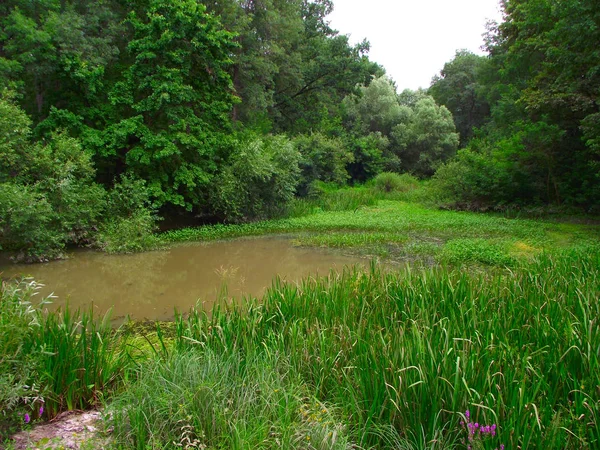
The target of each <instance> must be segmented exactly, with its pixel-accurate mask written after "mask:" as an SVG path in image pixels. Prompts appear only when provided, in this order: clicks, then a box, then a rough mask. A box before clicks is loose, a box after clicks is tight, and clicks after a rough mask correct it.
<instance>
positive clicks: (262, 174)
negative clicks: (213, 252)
mask: <svg viewBox="0 0 600 450" xmlns="http://www.w3.org/2000/svg"><path fill="white" fill-rule="evenodd" d="M299 161H300V153H299V152H298V151H297V150H296V149H295V147H294V144H293V143H292V142H291V141H290V140H289V139H288V138H287V137H285V136H283V135H278V136H268V137H264V138H258V137H253V136H250V137H248V138H241V139H240V140H239V141H238V142H236V143H235V144H234V148H233V150H232V152H231V155H230V158H229V161H228V163H227V164H226V165H225V166H224V167H223V169H222V171H221V173H220V174H219V175H218V176H217V177H216V178H215V182H214V183H213V187H212V190H211V193H210V200H209V202H210V205H211V208H212V209H213V211H215V212H216V213H217V214H219V215H220V216H221V217H222V218H223V219H225V220H227V221H231V222H235V221H245V220H248V219H253V218H266V217H270V216H273V215H277V214H281V213H282V212H283V211H285V209H286V208H287V205H288V204H289V203H290V202H291V200H292V199H293V197H294V193H295V191H296V186H297V185H298V182H299V177H300V169H299V166H298V164H299Z"/></svg>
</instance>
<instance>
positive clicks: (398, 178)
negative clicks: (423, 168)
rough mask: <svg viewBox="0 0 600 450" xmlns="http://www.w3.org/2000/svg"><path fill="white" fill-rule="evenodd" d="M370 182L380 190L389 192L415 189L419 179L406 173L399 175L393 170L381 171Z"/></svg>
mask: <svg viewBox="0 0 600 450" xmlns="http://www.w3.org/2000/svg"><path fill="white" fill-rule="evenodd" d="M370 184H371V186H373V187H374V188H375V189H377V190H378V191H380V192H385V193H391V192H406V191H411V190H413V189H416V188H417V187H418V186H419V181H418V180H417V179H416V178H415V177H413V176H412V175H409V174H407V173H404V174H402V175H400V174H397V173H393V172H382V173H380V174H379V175H377V176H376V177H375V178H373V180H371V182H370Z"/></svg>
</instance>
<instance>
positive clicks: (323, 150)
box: [294, 133, 354, 196]
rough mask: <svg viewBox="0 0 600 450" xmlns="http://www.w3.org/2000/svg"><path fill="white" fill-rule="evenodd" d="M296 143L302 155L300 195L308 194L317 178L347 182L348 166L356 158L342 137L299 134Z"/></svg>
mask: <svg viewBox="0 0 600 450" xmlns="http://www.w3.org/2000/svg"><path fill="white" fill-rule="evenodd" d="M294 144H295V145H296V148H297V149H298V151H299V152H300V155H301V157H302V159H301V161H300V169H301V170H302V181H301V183H300V186H299V187H298V193H299V194H300V195H302V196H305V195H307V194H308V191H309V189H310V185H311V184H312V183H313V182H314V181H317V180H318V181H322V182H325V183H335V184H340V185H342V184H346V182H347V181H348V178H349V175H348V171H347V170H346V166H347V165H348V164H349V163H351V162H352V161H353V160H354V156H353V154H352V153H351V152H350V151H349V150H348V149H346V146H345V145H344V141H343V140H342V139H340V138H329V137H327V136H325V135H323V134H322V133H312V134H310V135H300V136H297V137H296V138H295V139H294Z"/></svg>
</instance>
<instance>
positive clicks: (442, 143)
mask: <svg viewBox="0 0 600 450" xmlns="http://www.w3.org/2000/svg"><path fill="white" fill-rule="evenodd" d="M404 108H407V107H404ZM406 110H407V113H408V114H407V115H406V117H405V118H404V119H403V120H402V121H401V122H400V123H398V124H397V125H396V126H395V127H394V129H393V130H392V138H393V140H394V142H395V147H396V148H397V150H396V152H397V155H398V157H399V158H400V161H401V163H402V168H403V169H404V170H405V171H407V172H411V173H414V174H415V175H419V176H431V175H433V173H434V172H435V169H436V168H437V167H438V166H439V164H440V163H442V162H443V161H445V160H447V159H448V158H450V157H451V156H453V155H454V153H455V152H456V149H457V148H458V141H459V138H458V134H457V133H456V128H455V126H454V122H453V121H452V114H450V111H448V109H446V107H444V106H439V105H437V104H436V103H435V101H434V100H433V98H431V97H424V98H422V99H420V100H418V101H417V102H416V103H415V105H414V107H413V108H407V109H406Z"/></svg>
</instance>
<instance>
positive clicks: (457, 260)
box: [159, 199, 600, 267]
mask: <svg viewBox="0 0 600 450" xmlns="http://www.w3.org/2000/svg"><path fill="white" fill-rule="evenodd" d="M352 206H354V205H352ZM272 233H301V234H300V235H299V236H297V237H296V239H295V243H296V245H305V246H318V247H330V248H343V249H345V250H346V251H351V252H352V253H354V254H359V255H360V254H363V255H372V256H378V257H382V258H388V259H392V260H400V261H410V262H414V261H424V262H428V263H442V264H443V263H450V264H481V265H487V266H500V267H505V266H514V265H516V264H519V263H522V262H526V261H529V260H531V258H532V257H533V256H535V255H539V254H541V253H543V252H556V251H562V250H567V249H576V248H587V247H589V246H597V245H598V242H600V226H599V225H595V224H586V223H574V222H565V221H556V220H551V219H537V220H534V219H521V218H507V217H502V216H499V215H493V214H481V213H474V212H466V211H448V210H439V209H434V208H430V207H426V206H423V205H421V204H419V203H412V202H408V201H398V200H377V199H373V201H371V202H368V203H367V204H361V203H358V206H356V207H355V208H350V209H347V208H343V207H342V208H340V210H330V211H324V210H322V209H320V208H318V207H317V208H313V209H312V210H309V211H305V214H304V215H302V216H300V217H292V218H287V219H281V220H270V221H263V222H256V223H250V224H242V225H210V226H204V227H196V228H185V229H179V230H173V231H169V232H166V233H163V234H161V235H159V238H160V240H162V241H163V242H165V243H174V242H189V241H210V240H219V239H231V238H236V237H242V236H257V235H266V234H272Z"/></svg>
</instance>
